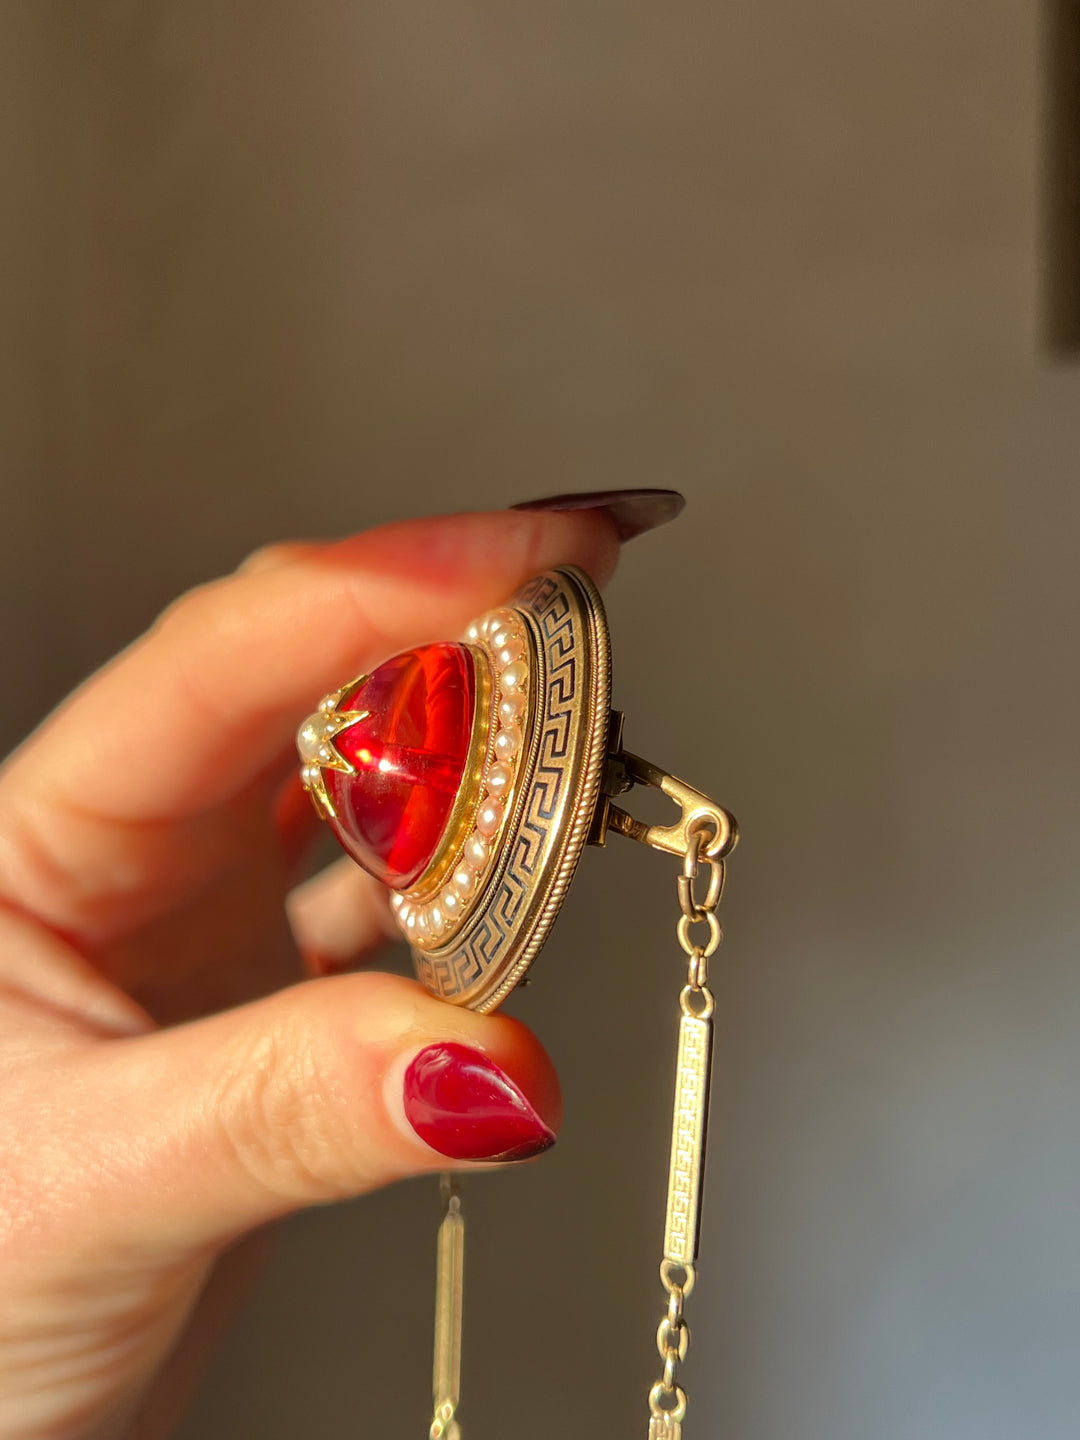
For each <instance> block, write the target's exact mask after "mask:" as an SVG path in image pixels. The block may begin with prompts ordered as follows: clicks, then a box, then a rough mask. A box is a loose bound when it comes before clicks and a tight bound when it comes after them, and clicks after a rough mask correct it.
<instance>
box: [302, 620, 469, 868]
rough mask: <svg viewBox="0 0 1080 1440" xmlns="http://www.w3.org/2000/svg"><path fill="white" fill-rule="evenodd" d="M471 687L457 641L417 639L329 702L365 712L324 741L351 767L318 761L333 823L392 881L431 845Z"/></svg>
mask: <svg viewBox="0 0 1080 1440" xmlns="http://www.w3.org/2000/svg"><path fill="white" fill-rule="evenodd" d="M475 695H476V679H475V675H474V671H473V660H472V656H471V655H470V653H469V651H468V650H467V649H466V648H465V646H464V645H424V646H422V647H421V648H420V649H418V650H406V651H405V653H404V654H403V655H395V657H394V658H393V660H388V661H387V662H386V664H385V665H380V666H379V668H378V669H377V670H376V671H374V672H373V674H371V675H370V676H369V677H368V678H367V679H366V680H365V681H364V682H363V683H362V684H361V685H358V686H354V688H353V689H352V690H348V691H346V692H345V693H344V694H343V695H342V697H341V700H340V701H339V703H338V709H339V710H368V711H370V714H369V715H368V717H367V719H366V720H360V721H358V722H357V723H356V724H355V725H351V726H349V728H348V729H347V730H342V731H341V733H340V734H339V735H338V736H337V737H336V739H335V741H334V744H335V745H336V747H337V749H338V751H339V752H340V753H341V754H342V755H343V756H344V757H345V759H346V760H348V761H349V763H350V765H352V766H353V768H354V770H355V772H356V773H355V774H354V775H346V774H344V773H343V772H342V771H340V770H331V769H325V770H324V771H323V777H324V779H325V782H326V789H327V792H328V793H329V796H330V799H331V801H332V802H333V806H334V809H335V810H336V811H337V819H336V820H335V821H333V822H332V823H333V827H334V830H335V833H336V834H337V837H338V839H339V840H340V841H341V843H342V845H343V846H344V847H345V849H346V850H347V851H348V852H349V854H350V855H351V856H352V857H353V859H354V860H356V861H357V862H358V864H360V865H362V866H363V867H364V869H365V870H367V871H369V872H370V873H371V874H372V875H374V876H375V878H376V879H377V880H381V881H382V882H383V884H384V885H389V886H390V887H391V889H393V890H406V889H408V887H409V886H410V885H413V884H415V882H416V880H417V879H418V877H419V876H420V875H421V874H422V873H423V872H424V870H425V869H426V868H427V866H428V865H429V864H430V863H431V860H432V858H433V856H434V855H435V852H436V850H437V849H438V847H439V841H440V840H441V839H442V836H443V832H444V831H445V829H446V826H447V822H448V821H449V819H450V813H451V811H452V810H453V808H454V800H455V798H456V797H457V793H458V789H459V787H460V785H461V780H462V776H463V775H464V773H465V764H466V761H467V760H468V756H469V742H470V739H471V737H472V725H473V710H474V705H475Z"/></svg>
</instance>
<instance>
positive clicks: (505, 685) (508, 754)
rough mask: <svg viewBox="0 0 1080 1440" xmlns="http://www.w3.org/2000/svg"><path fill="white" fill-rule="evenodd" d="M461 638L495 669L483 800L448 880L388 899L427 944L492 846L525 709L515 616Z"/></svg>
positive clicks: (474, 881)
mask: <svg viewBox="0 0 1080 1440" xmlns="http://www.w3.org/2000/svg"><path fill="white" fill-rule="evenodd" d="M465 639H466V640H467V641H468V642H469V643H470V644H472V645H481V646H483V648H484V650H485V651H486V652H487V654H488V655H489V657H490V658H491V663H492V667H493V669H494V671H495V687H496V697H495V705H496V709H495V727H496V728H495V739H494V742H493V744H492V745H491V746H490V748H489V750H488V757H487V766H486V769H485V771H484V775H483V781H482V785H483V799H482V800H481V803H480V807H479V809H478V810H477V812H476V820H475V822H474V824H473V828H472V830H471V832H470V833H469V836H468V838H467V839H466V841H465V845H464V847H463V849H462V852H461V855H460V856H459V857H458V863H457V865H456V866H455V867H454V870H453V873H452V874H451V876H450V878H449V880H448V881H447V882H446V884H445V885H444V886H443V888H442V889H441V890H440V891H439V893H438V895H436V896H435V898H434V899H432V900H417V901H413V900H409V899H407V898H406V897H405V896H404V895H401V894H398V895H395V896H393V898H392V900H391V902H390V903H391V904H392V906H393V907H394V910H395V911H396V913H397V921H398V924H399V925H400V926H401V929H402V930H403V931H404V934H405V938H406V939H407V940H408V941H409V943H410V944H412V945H418V946H419V947H420V948H421V949H429V948H431V947H433V946H435V945H440V944H442V943H443V942H444V941H446V940H447V939H448V938H449V937H450V936H451V935H452V934H453V933H454V931H455V930H456V929H457V928H458V926H459V925H460V924H461V922H462V920H463V919H464V917H465V915H466V914H467V913H468V911H469V909H470V908H471V906H470V901H471V900H472V899H473V898H474V896H475V895H476V893H477V890H478V888H479V885H480V881H481V878H482V876H483V874H484V871H485V870H486V869H487V867H488V865H489V864H490V863H491V857H492V855H493V854H494V853H495V850H496V841H497V839H498V835H499V832H500V831H501V830H502V828H503V823H504V821H505V820H506V814H507V810H508V808H509V802H510V797H511V795H512V793H513V789H514V777H515V774H516V772H517V767H518V761H519V758H520V755H521V746H522V722H523V721H524V719H525V715H526V712H527V710H528V683H529V665H528V658H527V657H528V653H529V652H528V642H527V640H526V636H525V626H524V624H523V622H522V619H521V616H520V615H518V614H517V613H516V612H515V611H513V610H509V609H506V608H502V609H499V610H490V611H489V612H488V613H487V614H486V615H484V616H482V617H481V619H479V620H475V621H473V623H472V624H471V625H470V626H469V628H468V629H467V630H466V631H465Z"/></svg>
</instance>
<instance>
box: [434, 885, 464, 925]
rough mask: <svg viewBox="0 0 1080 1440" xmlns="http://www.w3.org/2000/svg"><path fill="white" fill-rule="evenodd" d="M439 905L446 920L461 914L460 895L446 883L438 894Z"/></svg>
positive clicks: (453, 918)
mask: <svg viewBox="0 0 1080 1440" xmlns="http://www.w3.org/2000/svg"><path fill="white" fill-rule="evenodd" d="M439 905H440V907H441V908H442V912H443V914H444V915H445V916H446V918H447V920H448V921H450V920H455V919H456V918H457V917H458V916H459V915H460V914H461V896H460V895H458V894H457V892H456V891H454V890H451V889H450V886H449V885H448V886H447V887H446V889H445V890H444V891H443V892H442V894H441V895H440V896H439Z"/></svg>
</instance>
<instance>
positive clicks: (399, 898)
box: [390, 893, 405, 910]
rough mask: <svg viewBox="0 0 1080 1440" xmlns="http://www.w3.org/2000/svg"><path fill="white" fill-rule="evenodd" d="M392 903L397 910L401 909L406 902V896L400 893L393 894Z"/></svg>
mask: <svg viewBox="0 0 1080 1440" xmlns="http://www.w3.org/2000/svg"><path fill="white" fill-rule="evenodd" d="M390 904H391V905H392V906H393V907H394V909H395V910H400V909H401V907H402V906H403V905H404V904H405V896H404V895H402V894H400V893H399V894H397V895H391V896H390Z"/></svg>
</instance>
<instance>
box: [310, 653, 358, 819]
mask: <svg viewBox="0 0 1080 1440" xmlns="http://www.w3.org/2000/svg"><path fill="white" fill-rule="evenodd" d="M367 679H368V677H367V675H360V676H358V677H357V678H356V679H355V680H352V681H350V682H349V684H348V685H343V686H342V687H341V689H340V690H334V691H332V692H331V693H330V694H329V695H324V696H323V698H322V699H321V700H320V701H319V708H318V709H317V710H316V711H314V712H313V713H312V714H311V715H309V716H308V717H307V719H306V720H305V721H303V723H302V724H301V725H300V728H299V729H298V730H297V732H296V748H297V751H298V752H299V754H300V759H301V760H302V761H303V762H304V763H303V766H302V768H301V770H300V783H301V784H302V785H303V787H304V789H305V790H306V791H307V793H308V794H309V795H310V796H311V803H312V804H313V805H314V806H315V811H316V814H318V815H319V817H320V818H321V819H323V820H336V819H337V811H336V810H335V809H334V804H333V801H332V800H331V799H330V796H329V794H328V793H327V789H326V780H325V779H324V777H323V771H324V770H340V771H341V773H342V774H343V775H355V774H356V770H355V768H354V766H352V765H350V764H349V762H348V760H346V759H345V756H344V755H342V753H341V751H340V750H339V749H338V748H337V746H336V745H335V744H334V741H335V740H336V739H337V737H338V736H339V735H340V734H341V732H342V731H343V730H348V729H349V727H350V726H351V725H356V724H358V723H359V722H360V721H361V720H366V719H367V718H368V716H369V715H370V714H371V711H370V710H339V709H338V708H337V707H338V706H339V705H340V704H341V697H342V696H343V695H348V694H350V693H351V692H352V691H353V690H356V689H358V688H359V687H360V686H361V685H363V683H364V682H365V680H367Z"/></svg>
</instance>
